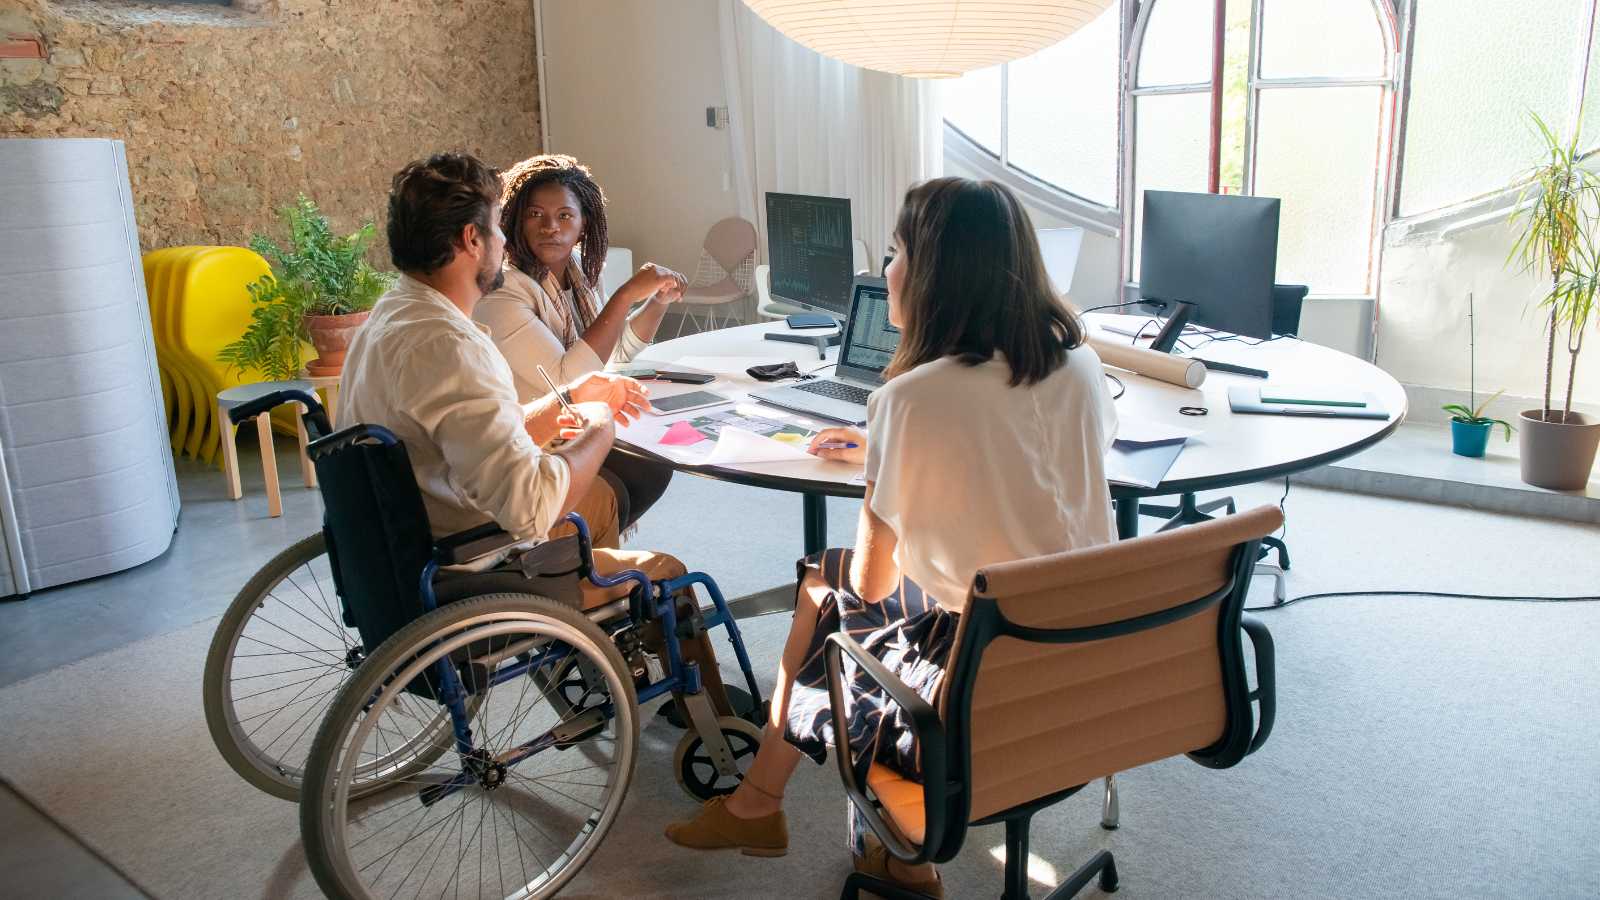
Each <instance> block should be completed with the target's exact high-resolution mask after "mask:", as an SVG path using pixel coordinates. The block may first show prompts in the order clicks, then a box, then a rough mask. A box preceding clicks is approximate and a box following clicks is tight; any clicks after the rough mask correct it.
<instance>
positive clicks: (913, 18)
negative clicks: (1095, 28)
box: [745, 0, 1112, 78]
mask: <svg viewBox="0 0 1600 900" xmlns="http://www.w3.org/2000/svg"><path fill="white" fill-rule="evenodd" d="M745 2H746V3H747V4H749V6H750V9H752V10H753V11H754V12H755V14H756V15H758V16H760V17H761V18H763V19H765V20H766V22H767V24H769V25H771V26H772V27H773V28H776V29H777V30H778V31H780V32H782V33H783V34H785V35H787V36H788V37H789V38H791V39H793V40H794V41H796V42H798V43H800V44H803V45H804V46H806V47H810V48H811V49H812V50H815V51H817V52H818V53H821V54H822V55H823V56H830V57H832V58H834V59H837V60H841V61H843V62H847V63H851V64H853V65H857V66H861V67H862V68H865V69H876V70H878V71H880V72H889V73H892V74H895V75H905V76H908V77H911V78H958V77H960V76H961V75H962V73H965V72H970V71H972V70H973V69H982V68H985V67H987V66H993V65H998V64H1000V63H1003V62H1009V61H1011V60H1013V59H1021V58H1022V57H1024V56H1027V55H1029V54H1031V53H1037V52H1038V51H1040V50H1043V49H1044V48H1046V47H1049V46H1050V45H1052V44H1055V43H1058V42H1059V41H1061V40H1062V39H1063V38H1065V37H1067V36H1068V35H1070V34H1072V33H1073V32H1074V31H1077V30H1078V29H1079V28H1082V27H1083V26H1084V25H1087V24H1089V22H1090V21H1092V20H1093V19H1095V18H1096V17H1097V16H1099V15H1100V14H1101V13H1102V12H1104V11H1105V9H1106V7H1108V6H1110V5H1111V2H1112V0H745Z"/></svg>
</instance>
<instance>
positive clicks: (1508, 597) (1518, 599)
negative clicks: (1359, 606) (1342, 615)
mask: <svg viewBox="0 0 1600 900" xmlns="http://www.w3.org/2000/svg"><path fill="white" fill-rule="evenodd" d="M1324 597H1443V598H1446V599H1451V600H1499V601H1504V602H1508V603H1595V602H1600V596H1592V595H1582V596H1574V597H1556V596H1548V595H1534V596H1519V595H1515V594H1458V593H1454V592H1451V591H1325V592H1323V593H1320V594H1301V595H1300V596H1298V597H1291V598H1290V599H1288V600H1285V601H1284V602H1282V603H1274V604H1273V605H1271V606H1247V607H1245V608H1244V611H1245V612H1271V611H1272V610H1275V609H1283V608H1284V607H1288V606H1293V605H1295V604H1296V603H1300V602H1302V601H1305V600H1320V599H1322V598H1324Z"/></svg>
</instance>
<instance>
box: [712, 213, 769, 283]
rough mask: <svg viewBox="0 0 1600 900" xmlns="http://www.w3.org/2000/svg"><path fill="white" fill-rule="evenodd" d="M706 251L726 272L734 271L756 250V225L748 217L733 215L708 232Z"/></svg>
mask: <svg viewBox="0 0 1600 900" xmlns="http://www.w3.org/2000/svg"><path fill="white" fill-rule="evenodd" d="M704 247H705V251H706V253H708V254H709V255H710V256H711V258H712V259H714V260H716V262H717V265H719V266H721V267H722V270H723V271H724V272H728V273H730V274H731V273H732V272H734V271H735V270H736V269H738V268H739V264H740V263H743V262H744V261H745V259H746V258H748V257H753V256H754V255H755V252H756V227H755V226H754V225H752V224H750V222H749V220H748V219H741V218H739V217H738V216H731V217H729V218H726V219H723V220H722V221H720V222H718V223H717V224H715V225H713V226H711V230H710V231H708V232H706V241H705V244H704Z"/></svg>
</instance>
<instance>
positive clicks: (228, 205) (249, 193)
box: [0, 0, 540, 265]
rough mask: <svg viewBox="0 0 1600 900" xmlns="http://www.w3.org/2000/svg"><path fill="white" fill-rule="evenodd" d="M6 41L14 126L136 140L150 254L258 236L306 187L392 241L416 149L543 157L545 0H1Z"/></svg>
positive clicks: (5, 112) (3, 85) (140, 209)
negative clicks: (390, 202)
mask: <svg viewBox="0 0 1600 900" xmlns="http://www.w3.org/2000/svg"><path fill="white" fill-rule="evenodd" d="M0 45H3V46H4V47H5V50H4V53H5V55H6V56H7V57H9V58H4V59H0V137H105V138H118V139H121V140H123V141H125V142H126V143H127V148H128V166H129V170H130V171H129V174H130V177H131V180H132V183H133V196H134V200H135V204H136V206H137V210H136V215H137V217H138V222H139V239H140V243H141V245H142V246H143V247H144V249H146V250H149V249H153V248H156V247H164V246H172V245H177V244H196V243H198V244H242V243H244V242H245V241H246V240H247V239H248V237H249V235H250V233H251V232H252V231H256V230H262V229H264V228H271V229H273V230H276V222H275V220H274V218H273V216H274V211H275V210H276V209H278V208H279V207H281V206H283V205H284V204H286V203H288V202H289V201H291V200H293V199H294V196H295V194H296V193H297V192H302V191H303V192H305V193H306V194H307V195H309V196H310V197H312V198H313V199H314V200H316V201H317V202H318V203H319V204H321V206H322V207H323V209H324V210H325V211H326V212H327V213H328V214H329V215H330V217H331V218H332V219H333V220H334V222H335V224H336V225H338V226H340V227H341V228H354V227H355V226H356V225H357V224H359V222H360V221H362V220H364V219H373V220H375V221H377V222H378V223H379V229H380V235H381V229H382V220H383V213H384V210H383V206H384V197H385V195H386V193H387V190H388V185H389V179H390V177H391V176H392V175H393V174H394V172H395V171H396V170H397V169H398V168H399V167H400V166H401V165H403V164H404V163H405V162H407V161H408V160H411V159H414V158H416V157H418V156H424V155H426V154H428V153H431V152H434V151H438V150H446V149H450V150H468V151H471V152H473V153H476V154H478V155H479V156H481V157H482V158H484V159H485V160H487V161H489V162H491V163H494V164H497V165H505V164H508V163H509V162H511V161H514V160H516V159H520V158H522V157H524V156H527V155H529V154H531V153H535V152H538V150H539V115H540V110H539V89H538V72H537V67H536V63H535V46H534V19H533V8H532V3H531V2H530V0H233V3H232V4H231V5H197V4H191V3H176V2H167V3H152V2H133V0H0ZM32 46H36V47H38V48H39V52H40V53H42V54H43V57H42V58H32V59H30V58H17V57H19V56H27V55H29V54H30V52H31V51H30V50H29V47H32ZM380 244H381V237H380ZM387 255H388V254H387V253H385V252H382V251H381V250H380V251H379V252H377V253H375V254H374V257H375V258H380V259H381V260H382V262H383V264H384V265H387V262H388V260H387Z"/></svg>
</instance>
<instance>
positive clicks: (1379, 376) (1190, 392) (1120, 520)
mask: <svg viewBox="0 0 1600 900" xmlns="http://www.w3.org/2000/svg"><path fill="white" fill-rule="evenodd" d="M1088 318H1089V320H1090V322H1091V323H1093V321H1094V320H1095V318H1096V317H1095V316H1094V315H1090V316H1089V317H1088ZM787 330H788V328H787V326H785V325H784V324H783V323H782V322H767V323H761V324H756V325H745V326H741V327H738V328H727V329H722V330H720V331H712V332H706V333H703V334H695V335H690V336H688V337H682V338H678V339H676V340H671V341H666V342H664V343H660V344H656V345H654V346H651V347H649V348H648V349H646V350H645V351H644V352H643V353H641V354H639V357H638V359H636V360H635V364H639V365H657V366H660V367H662V368H667V367H669V366H670V365H671V364H672V363H674V362H677V361H679V360H682V359H685V358H689V357H723V358H755V357H759V358H761V359H763V360H764V361H768V362H779V361H782V360H793V361H794V362H795V364H796V365H797V366H799V368H800V370H801V371H802V372H804V371H808V370H812V369H816V368H817V367H818V366H821V365H823V361H821V360H818V359H817V354H816V351H815V350H814V349H812V348H810V347H806V346H802V345H800V344H787V343H778V342H776V341H768V340H764V339H763V338H762V335H764V334H766V333H767V332H769V331H787ZM838 352H839V351H838V348H837V347H835V348H833V349H831V350H829V351H828V357H827V361H829V362H831V361H833V360H834V359H835V358H836V356H837V354H838ZM1197 355H1200V356H1204V357H1206V358H1208V359H1215V360H1221V361H1224V362H1237V363H1240V364H1243V365H1250V366H1254V367H1257V368H1262V369H1266V370H1267V371H1269V372H1271V373H1272V378H1273V380H1274V381H1275V382H1284V383H1340V384H1345V385H1348V386H1350V387H1352V388H1354V389H1357V390H1362V391H1368V392H1370V393H1372V394H1373V395H1375V396H1376V397H1377V398H1378V402H1379V403H1380V404H1382V405H1383V407H1384V408H1386V409H1388V410H1389V411H1390V412H1391V413H1393V415H1392V416H1391V417H1390V419H1389V420H1388V421H1380V420H1373V419H1331V418H1296V417H1289V416H1235V415H1234V414H1233V413H1232V412H1231V411H1230V410H1229V409H1228V386H1229V385H1235V384H1260V383H1261V382H1260V380H1259V379H1255V378H1250V377H1248V376H1244V375H1230V374H1228V373H1225V372H1210V373H1208V375H1207V377H1206V382H1205V384H1204V385H1203V386H1202V387H1201V388H1199V389H1189V388H1182V387H1178V386H1176V385H1171V384H1166V383H1164V382H1160V381H1155V380H1153V379H1149V378H1144V377H1142V376H1139V375H1134V374H1132V373H1127V372H1121V371H1120V370H1119V371H1118V372H1117V375H1118V377H1120V378H1121V379H1122V382H1123V383H1124V384H1125V385H1126V386H1127V392H1126V393H1125V394H1123V396H1122V397H1121V398H1120V399H1119V400H1117V410H1118V411H1119V412H1120V413H1122V414H1123V415H1127V416H1137V417H1139V418H1143V419H1147V420H1151V421H1156V422H1166V423H1171V424H1175V425H1182V426H1184V427H1187V428H1194V429H1199V430H1200V431H1201V432H1202V434H1200V435H1199V436H1198V437H1194V438H1190V439H1189V442H1188V444H1187V446H1186V447H1185V448H1184V451H1183V453H1182V455H1180V456H1179V457H1178V460H1177V462H1176V463H1174V464H1173V466H1172V469H1171V470H1170V471H1169V472H1168V473H1167V475H1166V478H1165V479H1163V480H1162V482H1161V483H1160V484H1159V485H1157V486H1156V487H1154V488H1133V487H1127V486H1123V485H1115V484H1114V485H1112V486H1111V495H1112V497H1113V498H1114V499H1115V500H1116V507H1117V532H1118V534H1119V536H1121V537H1124V538H1127V537H1133V536H1134V535H1136V534H1137V533H1138V529H1139V512H1138V508H1139V504H1138V499H1139V498H1140V497H1152V496H1159V495H1167V494H1178V493H1183V492H1188V491H1206V490H1215V489H1218V488H1228V487H1234V486H1237V485H1241V484H1249V483H1251V482H1255V481H1261V480H1263V479H1267V478H1274V477H1278V476H1282V475H1289V474H1292V473H1295V472H1301V471H1304V470H1306V469H1312V468H1316V467H1317V466H1321V465H1325V464H1327V463H1330V462H1333V461H1335V460H1338V459H1342V458H1344V457H1346V456H1349V455H1350V454H1352V453H1357V452H1360V451H1361V450H1364V449H1366V448H1367V447H1370V446H1372V445H1373V444H1375V443H1377V442H1378V441H1381V440H1383V439H1384V438H1385V437H1388V436H1389V435H1390V434H1391V433H1393V431H1394V430H1395V429H1396V428H1398V427H1399V425H1400V422H1401V420H1402V419H1404V418H1405V412H1406V397H1405V391H1404V389H1402V388H1401V386H1400V383H1399V382H1397V381H1395V379H1394V378H1393V377H1391V376H1390V375H1389V374H1388V373H1386V372H1384V371H1383V370H1381V369H1379V368H1378V367H1377V366H1374V365H1372V364H1370V363H1367V362H1364V361H1362V360H1359V359H1356V358H1355V357H1353V356H1350V355H1348V354H1345V353H1340V352H1338V351H1337V350H1330V349H1328V348H1326V347H1320V346H1318V345H1316V344H1308V343H1305V342H1303V341H1298V340H1294V339H1292V338H1285V339H1281V340H1277V341H1272V342H1271V343H1266V344H1259V345H1256V346H1249V345H1246V344H1243V343H1236V342H1223V343H1212V344H1209V345H1206V346H1204V347H1202V348H1200V350H1199V352H1198V354H1197ZM819 374H824V375H825V374H829V370H826V369H824V370H823V371H822V372H821V373H819ZM758 384H759V383H758V382H756V381H755V380H754V379H752V378H750V377H749V376H748V375H745V374H744V373H743V372H742V371H739V372H737V373H722V374H719V377H718V378H717V380H716V381H715V382H713V383H712V384H709V385H706V386H705V388H706V389H708V390H715V391H717V392H718V393H722V394H728V395H742V394H744V393H746V392H748V391H750V390H753V389H755V388H756V387H757V386H758ZM1180 406H1204V407H1206V408H1207V409H1208V410H1210V412H1209V414H1208V415H1205V416H1199V417H1191V416H1184V415H1181V414H1180V413H1179V412H1178V407H1180ZM813 421H814V422H815V427H824V426H826V425H829V424H834V423H828V422H822V421H816V420H813ZM618 447H619V448H620V449H622V450H623V451H624V452H628V453H632V454H635V455H639V456H644V457H647V458H650V459H655V460H658V461H661V462H664V463H666V464H668V465H671V466H673V468H675V469H678V470H679V471H682V472H686V473H688V474H691V475H697V476H700V477H702V478H713V479H717V480H720V481H730V482H734V483H737V484H748V485H753V486H755V487H763V488H770V489H773V490H781V491H791V492H796V493H799V494H802V495H803V497H804V524H803V531H802V534H803V538H804V550H805V552H806V553H807V554H811V553H815V552H817V551H818V550H821V549H823V547H824V545H825V543H826V540H827V527H826V526H827V508H826V498H827V497H857V498H859V497H861V496H862V495H863V494H864V493H865V488H864V487H863V486H862V485H860V484H852V483H851V479H852V478H854V477H855V476H856V475H857V474H858V473H859V471H860V470H859V469H857V468H856V467H854V466H850V465H847V464H845V463H837V462H828V461H825V460H820V459H818V460H802V461H797V462H784V463H770V464H759V465H750V466H686V465H681V464H679V463H676V462H674V461H672V460H670V459H666V458H665V457H662V456H660V455H658V454H656V453H653V452H652V451H651V450H650V449H649V448H647V447H642V446H635V445H632V444H628V443H626V442H619V443H618ZM793 600H794V596H793V588H792V586H785V587H781V588H776V589H774V590H773V591H764V592H762V593H760V594H753V595H750V596H749V597H748V598H741V599H740V607H741V611H742V613H743V614H745V615H754V614H757V613H758V612H760V611H772V610H775V609H788V608H790V606H791V604H792V603H793Z"/></svg>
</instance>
